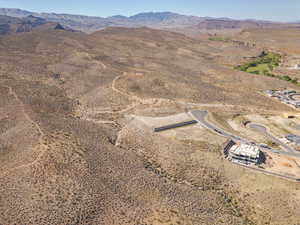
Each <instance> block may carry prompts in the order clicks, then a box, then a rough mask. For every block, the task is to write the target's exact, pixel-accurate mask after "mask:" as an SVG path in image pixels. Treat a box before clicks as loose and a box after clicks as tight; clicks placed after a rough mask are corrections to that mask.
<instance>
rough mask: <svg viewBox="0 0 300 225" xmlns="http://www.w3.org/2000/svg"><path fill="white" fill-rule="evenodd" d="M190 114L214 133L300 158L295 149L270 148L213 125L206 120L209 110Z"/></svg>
mask: <svg viewBox="0 0 300 225" xmlns="http://www.w3.org/2000/svg"><path fill="white" fill-rule="evenodd" d="M190 114H191V115H192V116H193V117H194V119H195V120H197V121H198V122H199V124H201V126H203V127H205V128H207V129H209V130H211V131H212V132H214V133H216V134H218V135H220V136H222V137H226V138H230V139H232V140H234V141H239V142H242V143H246V144H249V143H251V144H254V145H256V146H257V147H259V148H261V149H263V150H265V151H269V152H272V153H276V154H281V155H287V156H292V157H296V158H300V154H299V153H296V152H295V151H293V150H292V152H284V151H282V150H277V149H273V148H269V147H266V146H263V145H260V144H256V143H253V142H251V141H249V140H246V139H244V138H241V137H239V136H237V135H234V134H230V133H228V132H226V131H225V130H223V129H221V128H218V127H216V126H214V125H212V124H211V123H209V122H207V120H206V117H207V115H208V112H207V111H203V110H193V111H191V112H190ZM258 126H260V125H258ZM259 129H261V131H263V130H265V131H264V132H266V128H265V127H263V126H261V127H260V128H259ZM267 134H268V133H267Z"/></svg>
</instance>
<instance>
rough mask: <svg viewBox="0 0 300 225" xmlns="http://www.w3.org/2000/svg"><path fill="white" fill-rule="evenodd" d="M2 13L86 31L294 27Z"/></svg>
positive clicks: (157, 16) (182, 18)
mask: <svg viewBox="0 0 300 225" xmlns="http://www.w3.org/2000/svg"><path fill="white" fill-rule="evenodd" d="M0 15H4V16H10V17H17V18H24V17H28V16H33V17H38V18H41V19H44V20H45V21H48V22H55V23H59V24H61V25H62V26H64V27H69V28H71V29H74V30H80V31H84V32H88V33H91V32H94V31H97V30H101V29H103V28H106V27H112V26H116V27H141V26H147V27H151V28H157V29H168V30H172V29H173V30H176V29H187V30H197V31H201V30H223V29H247V28H265V27H278V26H280V27H282V26H295V24H292V23H290V24H287V23H277V22H268V21H259V20H233V19H228V18H210V17H198V16H186V15H180V14H177V13H172V12H148V13H140V14H137V15H134V16H130V17H126V16H122V15H116V16H111V17H107V18H104V17H94V16H82V15H71V14H56V13H36V12H29V11H26V10H21V9H7V8H0Z"/></svg>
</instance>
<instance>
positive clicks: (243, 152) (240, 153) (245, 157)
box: [227, 144, 263, 165]
mask: <svg viewBox="0 0 300 225" xmlns="http://www.w3.org/2000/svg"><path fill="white" fill-rule="evenodd" d="M262 156H263V153H262V152H261V150H260V149H259V148H258V147H257V146H256V145H251V144H235V145H233V146H232V147H231V148H230V149H229V150H228V155H227V158H228V159H229V160H230V161H233V162H236V163H241V164H245V165H251V164H252V165H258V164H260V163H261V161H262Z"/></svg>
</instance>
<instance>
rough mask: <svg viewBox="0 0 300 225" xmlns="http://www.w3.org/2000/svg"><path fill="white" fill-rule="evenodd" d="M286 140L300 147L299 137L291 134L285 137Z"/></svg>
mask: <svg viewBox="0 0 300 225" xmlns="http://www.w3.org/2000/svg"><path fill="white" fill-rule="evenodd" d="M285 138H286V139H287V140H288V141H290V142H293V143H295V144H296V145H298V146H300V136H298V135H294V134H289V135H287V136H285Z"/></svg>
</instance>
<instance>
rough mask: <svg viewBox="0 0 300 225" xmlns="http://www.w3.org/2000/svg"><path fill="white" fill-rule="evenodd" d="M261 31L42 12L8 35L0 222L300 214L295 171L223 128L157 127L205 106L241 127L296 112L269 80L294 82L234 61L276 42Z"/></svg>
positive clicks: (2, 78) (2, 48) (0, 51)
mask: <svg viewBox="0 0 300 225" xmlns="http://www.w3.org/2000/svg"><path fill="white" fill-rule="evenodd" d="M56 25H57V24H56ZM267 32H273V31H272V30H270V31H269V30H267ZM258 35H267V34H266V33H264V34H262V33H259V32H258V33H254V34H252V33H251V32H247V33H242V34H239V35H238V36H236V37H235V39H233V38H232V39H231V40H230V41H212V40H209V39H199V38H190V37H187V36H185V35H183V34H179V33H174V32H168V31H160V30H155V29H150V28H116V27H113V28H106V29H104V30H101V31H98V32H95V33H92V34H85V33H81V32H72V31H68V30H65V29H57V27H56V26H54V27H53V26H52V25H51V26H50V25H49V24H44V25H39V26H38V27H35V28H34V29H31V30H30V32H22V33H18V34H6V35H2V36H0V58H1V60H0V93H1V95H0V124H1V126H0V160H1V163H0V194H1V195H0V196H1V198H0V224H41V225H42V224H51V225H54V224H95V225H96V224H97V225H99V224H103V225H104V224H105V225H110V224H111V225H113V224H114V225H117V224H119V225H125V224H132V225H134V224H136V225H137V224H147V225H150V224H155V225H158V224H166V225H167V224H170V225H171V224H185V225H186V224H195V225H200V224H224V225H228V224H236V225H238V224H240V225H242V224H249V225H252V224H261V225H262V224H282V225H283V224H295V225H296V224H297V223H298V221H299V219H300V215H299V213H298V209H299V207H300V203H299V202H300V201H299V199H300V194H299V190H298V189H299V184H298V183H296V182H293V181H290V180H286V179H281V178H278V177H273V176H268V175H266V174H263V173H258V172H254V171H251V170H248V169H245V168H242V167H239V166H236V165H234V164H231V163H230V162H228V161H227V160H225V159H224V157H223V155H222V146H223V144H224V143H225V142H226V138H224V137H220V136H217V135H215V134H214V133H213V132H210V131H207V130H205V129H204V128H203V127H198V125H195V126H191V127H187V128H182V129H178V130H175V131H170V132H165V133H163V134H158V133H154V132H153V127H155V126H158V125H165V124H168V123H173V122H178V121H181V120H189V119H190V116H189V115H188V114H187V112H188V111H190V110H193V109H199V108H201V109H207V110H209V111H210V112H211V114H210V118H209V120H210V121H213V122H215V123H216V124H218V125H219V126H220V127H223V128H224V129H227V130H230V131H232V132H237V131H234V130H233V128H234V127H238V126H241V121H243V122H244V121H245V120H250V119H251V120H253V121H256V120H257V121H269V120H267V119H270V118H273V117H275V118H277V121H279V119H278V118H279V116H282V115H284V114H287V115H294V116H298V112H297V110H296V109H294V108H292V107H290V106H288V105H286V104H282V103H279V102H278V101H277V100H274V99H270V98H268V97H267V96H265V95H264V94H263V92H264V91H265V90H271V89H285V88H289V89H295V90H297V91H298V90H299V88H298V86H297V85H295V84H293V83H291V82H287V81H284V80H279V79H275V78H272V77H267V76H261V75H255V74H249V73H246V72H242V71H238V70H236V69H234V67H235V66H237V65H239V64H243V63H245V62H247V61H248V60H249V58H252V57H257V56H258V55H260V54H261V52H262V51H263V50H264V49H265V48H268V47H269V46H265V45H263V41H262V44H261V45H260V44H259V43H260V40H263V38H262V37H258ZM269 35H272V33H270V34H269ZM281 35H282V36H280V39H285V38H287V39H288V38H289V37H288V36H287V35H286V33H285V32H284V31H282V33H281ZM255 38H258V39H259V40H258V41H256V40H255ZM233 40H236V41H233ZM237 40H238V41H237ZM252 40H253V41H255V42H256V43H257V45H255V46H254V45H251V46H250V45H247V44H241V43H245V42H251V43H252ZM282 48H284V46H283V47H282ZM270 50H272V49H270ZM295 51H296V50H295ZM293 53H294V52H293ZM286 54H289V52H286ZM174 115H175V116H174ZM260 116H261V117H260ZM272 116H273V117H272ZM276 116H278V117H276ZM263 118H264V119H263ZM270 120H271V119H270ZM275 120H276V119H275ZM224 121H225V122H224ZM238 121H239V122H238ZM280 121H283V119H282V120H280ZM270 123H271V122H270ZM273 126H274V127H275V125H274V124H273ZM241 129H245V128H241ZM277 129H279V128H278V127H277ZM291 129H292V128H291ZM241 132H242V131H241ZM247 132H248V131H245V132H244V133H241V135H248V134H249V133H247ZM249 132H250V134H251V131H249ZM278 132H279V131H278ZM254 136H255V135H254ZM258 138H261V139H262V140H264V139H263V137H258ZM275 159H276V157H275V156H274V160H275ZM289 162H290V161H289ZM296 164H297V162H293V163H291V165H292V166H293V165H296ZM274 165H275V163H274ZM288 165H289V164H288ZM269 166H270V165H269ZM292 166H291V167H292ZM286 167H288V166H286ZM293 168H294V167H293ZM287 170H288V168H287ZM287 173H290V172H289V171H288V172H287ZM297 173H298V170H297V168H295V171H294V174H297Z"/></svg>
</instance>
